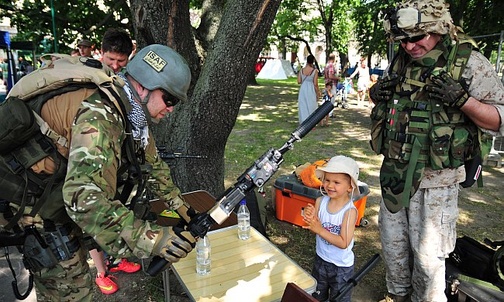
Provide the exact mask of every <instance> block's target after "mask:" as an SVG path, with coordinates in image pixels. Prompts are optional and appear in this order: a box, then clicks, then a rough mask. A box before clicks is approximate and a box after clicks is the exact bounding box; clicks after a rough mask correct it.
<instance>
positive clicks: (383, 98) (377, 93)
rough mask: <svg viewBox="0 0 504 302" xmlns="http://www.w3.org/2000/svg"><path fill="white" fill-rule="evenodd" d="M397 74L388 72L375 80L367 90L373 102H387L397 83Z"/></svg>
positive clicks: (392, 94)
mask: <svg viewBox="0 0 504 302" xmlns="http://www.w3.org/2000/svg"><path fill="white" fill-rule="evenodd" d="M399 81H400V80H399V76H398V75H397V74H395V73H393V74H390V75H388V76H386V77H384V78H382V79H380V80H378V81H377V82H376V84H374V85H373V86H371V89H370V90H369V96H370V97H371V99H372V100H373V101H374V103H379V102H388V101H390V99H392V96H394V88H395V87H396V86H397V84H399Z"/></svg>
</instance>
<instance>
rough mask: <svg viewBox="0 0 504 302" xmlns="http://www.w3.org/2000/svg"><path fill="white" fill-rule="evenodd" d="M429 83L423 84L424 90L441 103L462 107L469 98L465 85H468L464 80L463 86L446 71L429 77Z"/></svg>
mask: <svg viewBox="0 0 504 302" xmlns="http://www.w3.org/2000/svg"><path fill="white" fill-rule="evenodd" d="M431 81H432V83H431V84H428V85H426V86H425V90H426V91H427V92H428V93H429V97H430V98H432V99H435V100H438V101H440V102H442V103H443V104H445V105H447V106H450V107H453V108H458V109H460V108H462V106H464V104H465V103H466V102H467V100H468V99H469V94H467V90H466V88H464V86H465V87H467V86H468V85H467V84H466V83H465V82H464V86H462V84H461V83H460V82H457V81H455V79H454V78H452V77H451V76H450V75H449V74H448V73H447V72H446V71H442V72H441V73H440V74H439V75H437V76H432V77H431Z"/></svg>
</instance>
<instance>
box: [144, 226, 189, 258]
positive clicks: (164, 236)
mask: <svg viewBox="0 0 504 302" xmlns="http://www.w3.org/2000/svg"><path fill="white" fill-rule="evenodd" d="M195 245H196V239H195V238H194V237H193V236H192V235H191V233H190V232H189V231H187V230H185V229H181V228H178V227H164V228H162V229H161V231H160V232H159V234H158V237H157V238H156V243H155V244H154V248H153V249H152V253H153V254H155V255H159V256H161V257H163V258H164V259H166V261H168V262H171V263H173V262H177V261H179V260H180V259H181V258H184V257H186V256H187V254H188V253H189V252H190V251H191V250H192V249H193V248H194V246H195Z"/></svg>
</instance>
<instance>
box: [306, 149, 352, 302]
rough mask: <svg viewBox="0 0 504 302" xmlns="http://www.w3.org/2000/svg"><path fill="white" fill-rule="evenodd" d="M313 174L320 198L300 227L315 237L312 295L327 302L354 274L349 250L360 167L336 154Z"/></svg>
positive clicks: (309, 207)
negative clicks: (314, 280)
mask: <svg viewBox="0 0 504 302" xmlns="http://www.w3.org/2000/svg"><path fill="white" fill-rule="evenodd" d="M315 174H316V176H317V177H318V178H319V179H320V180H321V181H322V188H323V191H322V192H323V195H322V196H321V197H318V198H317V200H316V201H315V206H313V205H312V204H310V203H309V204H308V205H307V207H305V209H304V213H303V220H304V222H305V223H306V226H303V228H305V229H308V230H310V231H312V232H313V233H314V234H316V252H317V255H316V256H315V262H314V264H313V269H312V275H313V277H314V278H315V279H316V280H317V287H316V289H315V292H314V293H313V294H312V295H313V297H314V298H316V299H317V300H318V301H328V300H330V298H334V297H335V296H336V295H337V293H338V292H339V291H340V290H341V288H342V287H343V286H344V285H345V284H346V283H347V281H348V280H349V279H350V278H351V277H352V275H353V272H354V258H355V256H354V253H353V251H352V248H353V245H354V230H355V223H356V222H357V208H356V207H355V206H354V204H353V202H352V198H353V197H354V196H358V195H359V194H360V193H359V187H358V184H357V181H358V179H359V166H358V165H357V163H356V162H355V160H353V159H352V158H350V157H347V156H341V155H339V156H335V157H333V158H331V159H330V160H329V162H327V165H325V166H321V167H318V168H317V169H316V170H315ZM322 188H321V190H322ZM351 295H352V292H351V291H349V292H348V293H347V294H346V295H345V297H342V299H340V300H339V301H342V302H350V298H351ZM331 301H332V300H331Z"/></svg>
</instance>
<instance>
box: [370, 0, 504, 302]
mask: <svg viewBox="0 0 504 302" xmlns="http://www.w3.org/2000/svg"><path fill="white" fill-rule="evenodd" d="M384 27H385V30H386V32H387V34H388V36H389V38H390V39H391V40H394V41H399V42H400V48H399V51H398V54H397V55H396V57H395V58H394V59H393V60H392V62H391V64H390V66H389V67H388V69H387V74H385V76H384V78H382V79H380V80H379V81H378V82H377V83H376V84H375V85H374V86H373V87H372V89H371V91H370V97H371V99H372V100H373V102H374V103H375V107H374V108H373V111H372V114H371V119H372V131H371V136H372V148H373V150H374V151H375V152H377V153H378V154H383V155H384V159H383V164H382V168H381V171H380V183H381V188H382V197H383V200H382V202H381V205H380V213H379V228H380V237H381V243H382V256H383V260H384V262H385V267H386V283H387V290H388V294H387V296H386V299H385V300H383V301H409V298H411V301H415V302H416V301H423V302H425V301H436V302H439V301H446V300H447V298H446V296H445V294H444V290H445V263H444V261H445V258H446V257H447V256H448V254H449V253H450V252H451V251H453V249H454V246H455V240H456V230H455V227H456V221H457V216H458V207H457V201H458V191H459V183H461V182H463V181H464V180H465V179H466V170H465V167H464V162H466V161H467V160H469V159H471V158H476V156H475V154H476V155H477V154H478V151H480V150H482V149H484V147H488V140H486V141H485V140H484V139H483V138H484V137H491V135H504V118H503V117H504V87H503V85H502V83H501V81H500V79H499V78H498V76H497V74H496V72H495V71H494V70H493V68H492V65H491V64H490V63H489V62H488V60H487V59H486V58H485V57H484V56H483V55H481V54H480V53H479V52H477V51H474V50H471V49H472V47H471V43H470V40H471V39H470V38H468V37H467V36H465V35H464V34H463V33H462V32H460V31H459V30H457V29H456V27H455V26H454V25H453V22H452V19H451V16H450V13H449V7H448V5H447V4H446V3H445V2H444V0H409V1H403V2H401V3H399V4H398V5H397V6H396V7H395V8H394V9H391V10H389V11H388V12H387V14H386V15H385V20H384ZM474 44H475V43H474ZM482 133H483V134H482ZM485 134H486V135H485ZM484 153H485V152H483V151H482V152H481V154H482V155H484Z"/></svg>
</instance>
